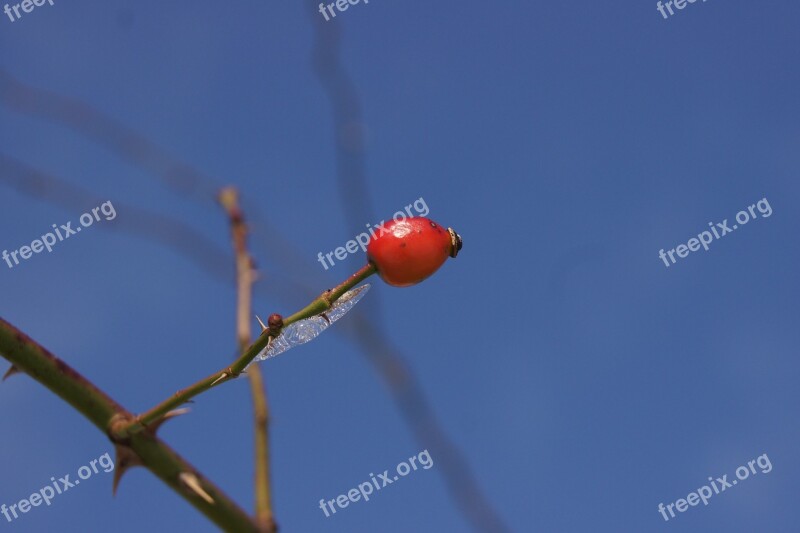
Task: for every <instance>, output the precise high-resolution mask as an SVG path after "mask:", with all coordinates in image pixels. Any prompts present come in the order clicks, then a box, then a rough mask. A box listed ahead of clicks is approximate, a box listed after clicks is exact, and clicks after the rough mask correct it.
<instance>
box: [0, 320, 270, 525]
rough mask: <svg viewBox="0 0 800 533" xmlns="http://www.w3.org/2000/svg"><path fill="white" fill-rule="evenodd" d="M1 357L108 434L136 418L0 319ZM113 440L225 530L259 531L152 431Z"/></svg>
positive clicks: (242, 513) (241, 512)
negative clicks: (193, 484)
mask: <svg viewBox="0 0 800 533" xmlns="http://www.w3.org/2000/svg"><path fill="white" fill-rule="evenodd" d="M0 353H1V354H2V355H3V357H5V358H6V359H8V360H9V361H10V362H11V364H12V365H13V366H14V368H16V369H17V370H18V371H20V372H24V373H26V374H28V375H29V376H31V377H32V378H33V379H35V380H36V381H38V382H39V383H41V384H42V385H44V386H45V387H47V388H48V389H50V390H51V391H52V392H54V393H55V394H57V395H58V396H60V397H61V398H62V399H63V400H64V401H66V402H67V403H68V404H70V405H71V406H72V407H74V408H75V409H76V410H77V411H78V412H79V413H81V414H82V415H83V416H85V417H86V418H87V419H88V420H89V421H91V422H92V423H93V424H94V425H95V426H97V427H98V428H99V429H100V430H101V431H102V432H103V433H106V432H107V431H108V429H109V426H110V425H111V423H112V420H115V419H126V418H132V417H133V415H132V414H131V413H130V412H128V411H127V410H126V409H125V408H123V407H122V406H120V405H119V404H118V403H117V402H115V401H114V400H113V399H111V398H110V397H109V396H108V395H107V394H106V393H104V392H103V391H101V390H100V389H98V388H97V387H96V386H95V385H94V384H92V383H91V382H89V381H88V380H87V379H86V378H84V377H83V376H82V375H80V374H79V373H78V372H77V371H75V370H74V369H73V368H72V367H70V366H69V365H67V364H66V363H65V362H63V361H61V360H60V359H58V358H57V357H55V356H54V355H52V354H51V353H50V352H48V351H47V350H46V349H44V348H43V347H42V346H40V345H39V344H37V343H36V342H35V341H34V340H33V339H31V338H30V337H28V336H27V335H25V334H24V333H22V332H21V331H19V330H18V329H17V328H15V327H14V326H12V325H11V324H9V323H8V322H6V321H5V320H3V319H2V318H0ZM109 437H111V440H112V442H114V443H115V444H116V445H117V447H120V446H122V447H127V448H130V449H131V450H133V452H134V453H135V454H136V456H138V458H139V459H140V460H141V462H142V463H143V465H144V466H145V467H146V468H148V469H149V470H150V471H151V472H153V473H154V474H155V475H156V476H158V477H159V478H160V479H161V480H162V481H163V482H164V483H166V484H167V485H168V486H169V487H170V488H172V489H173V490H174V491H175V492H177V493H178V494H179V495H180V496H181V497H182V498H184V499H185V500H186V501H188V502H189V503H191V504H192V505H193V506H195V507H196V508H197V509H198V510H200V511H201V512H202V513H203V514H205V515H206V516H207V517H208V518H209V519H210V520H212V521H213V522H214V523H215V524H217V525H218V526H219V527H220V528H222V529H224V530H227V531H252V532H256V531H258V529H257V526H256V524H255V523H254V522H253V521H252V519H251V518H250V517H249V516H248V515H247V513H245V512H244V510H242V509H241V508H240V507H239V506H238V505H237V504H236V503H235V502H233V501H232V500H231V499H230V498H228V497H227V496H226V495H225V494H224V493H223V492H222V491H221V490H220V489H219V488H217V487H216V486H214V485H213V484H212V483H211V482H210V481H208V480H206V479H205V478H203V477H202V476H201V475H200V473H199V472H197V471H196V470H195V468H194V467H193V466H192V465H191V464H189V463H188V462H186V461H185V460H184V459H183V458H182V457H181V456H180V455H178V454H177V453H176V452H175V451H174V450H172V448H170V447H169V446H167V444H165V443H164V442H162V441H161V440H160V439H159V438H158V437H156V436H155V434H154V433H153V432H152V431H146V432H142V433H140V434H138V435H133V436H131V438H130V439H124V440H120V439H115V438H113V436H111V435H110V434H109ZM118 466H119V465H118ZM181 474H184V475H191V476H192V477H193V478H194V479H195V480H196V481H197V483H198V485H199V487H200V488H201V489H202V490H203V491H204V492H205V494H206V495H207V496H209V497H210V498H211V500H212V501H211V502H208V501H206V500H205V499H203V498H200V497H198V495H197V493H196V492H193V491H191V490H190V489H188V488H187V487H186V486H185V485H184V484H183V483H182V482H181V480H180V475H181Z"/></svg>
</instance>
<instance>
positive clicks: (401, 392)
mask: <svg viewBox="0 0 800 533" xmlns="http://www.w3.org/2000/svg"><path fill="white" fill-rule="evenodd" d="M307 5H308V7H309V13H310V16H311V20H312V24H313V25H314V28H315V32H314V33H315V44H314V48H313V51H312V65H313V68H314V73H315V74H316V75H317V78H318V79H319V82H320V84H321V85H322V87H323V89H324V90H325V94H326V95H327V96H328V100H329V101H330V104H331V114H332V116H333V127H334V131H333V133H334V139H335V141H336V142H335V144H336V168H337V178H338V184H339V198H340V199H341V202H342V207H343V208H344V213H345V215H346V216H347V220H348V225H349V226H350V231H351V232H352V234H357V233H358V232H359V231H360V228H361V225H360V224H361V223H363V221H364V220H374V219H375V217H374V214H373V213H372V212H371V209H370V208H369V206H370V199H369V194H368V191H369V180H368V179H367V173H366V164H365V161H364V133H363V130H364V121H363V118H362V114H361V104H360V101H359V96H358V90H357V87H356V85H355V83H354V82H353V80H352V79H351V77H350V75H349V74H348V72H347V70H346V69H345V68H344V66H343V65H342V61H341V59H340V57H341V54H340V51H341V46H340V43H341V31H340V28H341V25H340V24H337V23H331V22H324V21H323V18H322V17H320V16H319V14H318V13H317V5H316V2H314V1H309V2H308V3H307ZM372 304H373V307H372V308H371V309H369V312H370V313H371V314H372V315H373V316H377V311H376V308H377V302H376V299H373V302H372ZM360 311H361V312H363V311H364V309H361V310H360ZM379 324H380V322H379V321H376V320H372V321H367V320H354V321H352V322H351V323H349V324H346V327H347V328H348V329H350V330H352V331H353V333H354V334H353V338H355V339H356V342H357V343H358V344H359V346H360V347H361V349H362V352H363V353H365V354H367V356H368V357H369V359H370V361H371V362H372V363H373V365H374V366H375V367H376V369H377V370H378V372H379V374H380V375H381V376H382V377H383V379H384V381H385V382H386V383H387V384H388V385H389V388H390V390H391V391H392V393H393V394H392V395H393V397H394V399H395V400H396V402H397V404H398V406H399V407H400V409H401V412H402V413H403V415H404V416H405V419H406V421H407V422H408V423H409V426H410V427H411V430H412V431H413V432H414V434H415V436H416V438H417V441H418V442H420V444H421V445H422V446H427V445H429V444H430V443H433V444H430V446H431V447H433V446H436V447H438V449H439V451H438V453H437V455H438V456H439V457H443V458H444V460H443V461H442V471H443V472H444V477H445V481H446V483H447V487H448V489H449V491H450V494H451V495H452V497H453V499H454V500H455V502H456V504H457V506H458V507H459V509H460V510H461V512H462V514H463V515H464V516H465V518H467V520H468V521H469V522H470V523H471V524H472V526H473V527H474V528H476V529H478V530H481V531H488V532H492V533H497V532H501V531H507V530H508V528H507V527H506V525H505V524H504V522H503V520H502V518H501V517H500V515H499V514H497V512H496V511H495V510H494V508H493V507H492V505H491V503H490V502H489V500H488V499H487V498H486V496H484V494H483V492H482V491H481V489H480V486H479V484H478V482H477V480H476V479H475V478H474V477H473V475H472V473H471V470H470V467H469V464H468V462H467V461H466V459H465V458H464V457H463V454H462V453H461V451H460V450H459V449H458V447H457V446H456V445H455V444H454V443H453V442H452V441H451V440H450V439H449V438H448V437H447V435H446V434H445V432H444V430H443V429H442V427H441V424H439V422H438V420H437V419H436V416H435V415H434V413H433V409H432V408H431V406H430V405H429V404H428V402H427V400H426V398H425V394H424V392H423V390H422V387H421V386H420V385H419V382H418V381H417V380H416V378H415V376H414V374H413V372H412V371H411V369H410V367H409V366H408V364H407V363H406V362H405V359H404V358H403V356H402V355H401V354H400V353H399V352H398V350H397V349H396V348H394V347H393V346H392V345H391V343H390V342H389V341H388V336H387V335H386V334H385V333H384V332H383V331H382V329H381V326H380V325H379Z"/></svg>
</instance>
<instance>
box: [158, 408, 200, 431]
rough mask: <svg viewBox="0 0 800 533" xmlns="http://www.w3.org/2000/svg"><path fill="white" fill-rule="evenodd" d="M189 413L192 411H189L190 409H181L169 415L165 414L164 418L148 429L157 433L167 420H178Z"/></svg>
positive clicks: (174, 410)
mask: <svg viewBox="0 0 800 533" xmlns="http://www.w3.org/2000/svg"><path fill="white" fill-rule="evenodd" d="M189 411H191V409H189V408H188V407H181V408H180V409H173V410H172V411H170V412H168V413H167V414H165V415H164V416H162V417H161V418H159V419H158V420H156V421H155V422H153V423H151V424H150V425H149V426H148V427H149V428H150V430H151V431H152V432H153V433H157V432H158V430H159V429H161V426H162V425H163V424H164V422H166V421H167V420H170V419H171V418H176V417H178V416H181V415H185V414H186V413H188V412H189Z"/></svg>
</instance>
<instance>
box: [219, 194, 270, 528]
mask: <svg viewBox="0 0 800 533" xmlns="http://www.w3.org/2000/svg"><path fill="white" fill-rule="evenodd" d="M219 201H220V203H221V204H222V207H223V208H224V209H225V211H226V212H227V213H228V218H229V219H230V223H231V239H232V240H233V250H234V254H235V256H236V286H237V291H236V293H237V298H236V337H237V341H238V343H239V353H242V352H244V351H245V350H246V349H247V347H248V346H249V345H250V341H251V339H252V332H251V328H250V325H251V320H252V319H251V316H252V313H253V310H252V309H253V303H252V291H253V283H254V282H255V277H256V272H255V270H254V269H253V260H252V258H251V257H250V254H249V253H248V251H247V224H246V223H245V221H244V215H243V214H242V212H241V210H240V209H239V195H238V193H237V191H236V189H235V188H233V187H227V188H225V189H223V190H222V191H221V192H220V194H219ZM247 376H248V378H249V379H250V390H251V393H252V395H253V411H254V419H255V420H254V425H255V464H256V476H255V491H256V520H257V521H258V524H259V527H261V528H262V529H263V531H265V532H267V533H274V532H275V531H276V530H277V526H276V524H275V517H274V516H273V513H272V502H271V498H270V472H269V465H270V459H269V456H270V454H269V407H268V403H267V393H266V390H265V388H264V378H263V376H262V375H261V368H260V367H259V366H258V365H252V366H251V367H250V369H249V370H248V371H247Z"/></svg>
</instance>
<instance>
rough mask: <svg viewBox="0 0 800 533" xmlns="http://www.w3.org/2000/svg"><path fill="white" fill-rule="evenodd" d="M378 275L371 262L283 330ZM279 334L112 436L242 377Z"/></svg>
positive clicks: (266, 335) (267, 334)
mask: <svg viewBox="0 0 800 533" xmlns="http://www.w3.org/2000/svg"><path fill="white" fill-rule="evenodd" d="M375 272H376V269H375V266H374V265H373V264H372V263H367V264H366V265H364V266H363V267H361V268H360V269H359V270H358V271H357V272H356V273H355V274H353V275H352V276H350V277H349V278H347V280H345V281H344V282H342V283H341V284H339V285H337V286H336V287H334V288H333V289H329V290H327V291H325V292H323V293H322V294H321V295H319V297H317V298H316V299H315V300H314V301H313V302H311V303H310V304H308V305H307V306H306V307H304V308H303V309H301V310H300V311H298V312H296V313H294V314H293V315H291V316H289V317H288V318H285V319H283V326H282V327H284V328H285V327H286V326H289V325H290V324H293V323H295V322H297V321H300V320H304V319H306V318H309V317H312V316H314V315H318V314H320V313H323V312H325V311H327V310H328V309H330V308H331V307H332V306H333V304H334V302H336V300H338V299H339V298H341V297H342V295H344V293H346V292H347V291H349V290H350V289H352V288H353V287H355V286H356V285H358V284H359V283H361V282H362V281H364V280H365V279H366V278H368V277H369V276H371V275H372V274H374V273H375ZM279 334H280V330H278V331H271V330H269V329H265V330H264V331H263V332H262V333H261V335H260V336H259V337H258V338H257V339H256V340H255V342H254V343H253V344H251V345H250V347H249V348H248V349H247V350H245V351H244V353H243V354H242V355H241V356H240V357H239V358H238V359H237V360H236V362H234V363H233V365H231V366H229V367H226V368H223V369H222V370H219V371H217V372H214V373H213V374H211V375H210V376H208V377H206V378H203V379H201V380H200V381H198V382H196V383H194V384H193V385H190V386H189V387H187V388H186V389H183V390H180V391H178V392H176V393H175V394H173V395H172V396H171V397H169V398H168V399H166V400H164V401H163V402H161V403H160V404H158V405H156V406H155V407H153V408H152V409H150V410H149V411H146V412H144V413H142V414H140V415H139V416H137V417H136V418H135V419H133V420H130V421H120V422H118V423H115V424H114V426H113V427H112V429H111V431H112V434H113V435H114V436H115V437H117V438H125V437H129V436H131V435H135V434H136V433H139V432H140V431H144V430H145V429H146V428H147V426H148V425H150V424H152V423H154V422H157V421H159V420H160V419H161V418H163V417H164V415H166V414H167V413H168V412H170V411H172V410H173V409H175V408H176V407H180V406H181V405H183V404H184V403H186V402H188V401H189V400H191V399H192V398H194V397H195V396H197V395H198V394H201V393H203V392H206V391H207V390H209V389H212V388H214V387H216V386H218V385H221V384H222V383H225V382H226V381H230V380H232V379H235V378H237V377H239V375H240V374H241V373H242V372H243V371H244V369H245V368H246V367H247V365H249V364H250V363H251V362H252V361H253V359H255V358H256V356H257V355H258V354H259V353H261V350H263V349H264V348H266V346H267V344H268V343H269V341H270V340H271V339H272V338H274V337H277V336H278V335H279Z"/></svg>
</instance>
